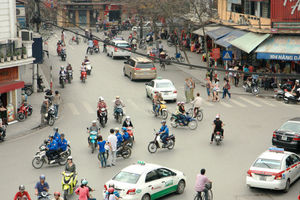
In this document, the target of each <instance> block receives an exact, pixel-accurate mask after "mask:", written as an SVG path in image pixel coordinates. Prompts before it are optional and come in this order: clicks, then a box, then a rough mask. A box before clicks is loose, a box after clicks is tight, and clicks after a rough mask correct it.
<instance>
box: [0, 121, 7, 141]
mask: <svg viewBox="0 0 300 200" xmlns="http://www.w3.org/2000/svg"><path fill="white" fill-rule="evenodd" d="M5 136H6V125H2V127H1V128H0V141H4V138H5Z"/></svg>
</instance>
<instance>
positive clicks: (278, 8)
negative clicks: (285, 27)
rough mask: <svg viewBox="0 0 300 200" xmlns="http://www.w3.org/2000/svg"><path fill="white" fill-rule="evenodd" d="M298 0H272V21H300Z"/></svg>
mask: <svg viewBox="0 0 300 200" xmlns="http://www.w3.org/2000/svg"><path fill="white" fill-rule="evenodd" d="M298 2H299V1H298V0H293V1H290V0H271V20H272V22H298V23H300V2H299V4H297V3H298ZM297 5H298V6H297Z"/></svg>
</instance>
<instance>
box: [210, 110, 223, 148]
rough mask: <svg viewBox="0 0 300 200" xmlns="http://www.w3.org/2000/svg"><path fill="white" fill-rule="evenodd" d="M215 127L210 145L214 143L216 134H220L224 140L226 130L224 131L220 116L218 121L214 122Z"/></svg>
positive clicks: (217, 117) (217, 118)
mask: <svg viewBox="0 0 300 200" xmlns="http://www.w3.org/2000/svg"><path fill="white" fill-rule="evenodd" d="M213 126H214V132H213V133H212V135H211V139H210V144H212V143H213V140H214V137H215V134H216V132H220V133H221V137H222V139H223V138H224V129H223V126H224V124H223V122H222V121H221V120H220V115H219V114H217V116H216V119H215V120H214V123H213Z"/></svg>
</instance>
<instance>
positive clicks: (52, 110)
mask: <svg viewBox="0 0 300 200" xmlns="http://www.w3.org/2000/svg"><path fill="white" fill-rule="evenodd" d="M45 119H46V121H47V123H48V124H49V126H53V125H54V123H55V108H54V106H53V105H52V106H50V107H49V109H48V112H47V113H46V114H45Z"/></svg>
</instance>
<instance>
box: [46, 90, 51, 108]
mask: <svg viewBox="0 0 300 200" xmlns="http://www.w3.org/2000/svg"><path fill="white" fill-rule="evenodd" d="M45 99H48V103H49V105H52V101H53V95H52V91H51V90H50V89H47V90H46V91H45Z"/></svg>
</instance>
